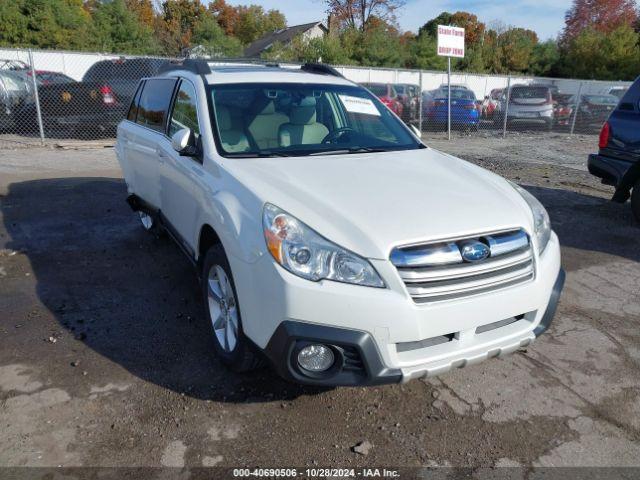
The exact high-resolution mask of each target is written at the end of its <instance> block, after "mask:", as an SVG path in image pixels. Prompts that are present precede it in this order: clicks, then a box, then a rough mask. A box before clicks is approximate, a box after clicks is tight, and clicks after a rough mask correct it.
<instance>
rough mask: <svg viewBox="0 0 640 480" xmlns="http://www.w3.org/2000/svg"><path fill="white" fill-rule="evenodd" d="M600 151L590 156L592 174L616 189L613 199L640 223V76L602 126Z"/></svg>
mask: <svg viewBox="0 0 640 480" xmlns="http://www.w3.org/2000/svg"><path fill="white" fill-rule="evenodd" d="M598 147H599V152H598V153H597V154H592V155H589V161H588V167H589V172H591V174H592V175H595V176H596V177H599V178H600V179H602V183H604V184H605V185H611V186H613V187H615V193H614V195H613V198H612V200H613V201H614V202H619V203H625V202H626V201H627V200H628V199H629V198H631V210H632V211H633V214H634V215H635V217H636V219H637V220H638V221H640V77H638V78H637V79H636V81H635V82H634V83H633V85H632V86H631V88H629V90H628V91H627V92H626V93H625V94H624V96H623V97H622V99H621V100H620V103H619V104H618V105H617V106H616V107H615V108H614V110H613V111H612V113H611V115H610V116H609V119H608V120H607V121H606V122H605V123H604V125H603V126H602V130H601V131H600V139H599V142H598Z"/></svg>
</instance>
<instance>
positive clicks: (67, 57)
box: [0, 49, 629, 147]
mask: <svg viewBox="0 0 640 480" xmlns="http://www.w3.org/2000/svg"><path fill="white" fill-rule="evenodd" d="M169 60H170V59H168V58H159V57H133V56H119V55H103V54H89V53H77V52H59V51H44V50H24V49H0V147H7V146H9V147H15V146H16V145H38V144H44V143H47V142H60V141H85V140H96V139H104V140H107V141H113V139H114V137H115V132H116V127H117V125H118V123H119V122H120V120H121V119H122V118H124V115H125V114H126V111H127V109H128V106H129V103H130V101H131V97H132V96H133V94H134V92H135V89H136V85H137V84H138V81H139V79H140V78H142V77H147V76H152V75H155V74H156V73H157V72H158V71H159V70H160V68H161V67H162V65H163V64H164V63H165V62H167V61H169ZM337 69H338V70H339V71H340V72H341V73H342V74H343V75H344V76H345V77H347V78H349V79H351V80H353V81H355V82H358V83H361V84H363V85H365V86H367V87H368V88H369V89H370V90H371V91H372V92H373V93H374V94H375V95H377V96H378V97H380V98H381V99H382V100H383V102H384V103H385V104H386V105H387V106H388V107H389V108H391V109H392V110H393V111H395V112H396V113H397V114H398V116H399V117H400V118H402V119H403V120H404V121H405V122H407V123H411V124H413V125H415V126H416V127H418V128H420V130H421V131H422V132H423V135H424V136H425V137H426V138H430V137H434V136H441V135H451V132H453V135H456V136H457V135H459V132H462V133H464V134H467V135H485V136H492V135H495V136H496V137H498V136H504V135H506V134H507V133H508V132H512V131H531V132H536V133H543V132H549V131H561V132H570V133H574V132H576V133H577V132H579V133H597V132H598V130H599V129H600V127H601V125H602V124H603V123H604V121H605V120H606V118H607V116H608V114H609V112H610V111H611V110H613V108H615V106H616V104H617V101H618V100H619V98H620V97H621V95H622V93H623V92H624V91H625V89H626V88H627V87H628V86H629V83H626V82H597V81H580V80H571V79H551V78H534V77H515V76H512V77H510V76H500V75H477V74H458V73H454V74H452V75H451V84H450V85H449V83H448V81H447V74H446V72H431V71H418V70H399V69H384V68H362V67H350V66H349V67H347V66H339V67H337ZM478 132H479V133H478Z"/></svg>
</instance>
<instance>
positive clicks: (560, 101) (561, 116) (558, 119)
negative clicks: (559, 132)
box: [553, 93, 576, 128]
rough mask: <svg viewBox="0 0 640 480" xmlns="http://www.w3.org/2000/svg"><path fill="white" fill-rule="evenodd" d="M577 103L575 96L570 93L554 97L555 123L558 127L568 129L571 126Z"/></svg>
mask: <svg viewBox="0 0 640 480" xmlns="http://www.w3.org/2000/svg"><path fill="white" fill-rule="evenodd" d="M575 102H576V99H575V95H572V94H570V93H557V94H554V95H553V123H554V125H555V126H556V127H559V128H566V127H570V126H571V123H572V121H573V110H574V107H575Z"/></svg>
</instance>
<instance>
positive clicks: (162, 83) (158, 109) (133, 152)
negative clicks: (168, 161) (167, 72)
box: [123, 78, 177, 209]
mask: <svg viewBox="0 0 640 480" xmlns="http://www.w3.org/2000/svg"><path fill="white" fill-rule="evenodd" d="M176 82H177V80H176V79H175V78H152V79H148V80H146V81H145V82H144V87H143V88H142V90H141V92H140V98H139V101H138V102H137V109H136V112H135V123H133V122H131V121H130V120H129V121H128V122H131V123H130V124H129V125H128V126H127V127H128V128H126V132H124V133H123V135H125V140H126V142H127V147H126V156H127V162H128V164H129V168H130V172H131V177H132V179H133V180H132V183H133V190H134V193H135V194H136V195H138V196H139V197H140V198H141V199H142V200H144V201H145V202H146V203H147V204H149V206H151V207H152V208H155V209H160V205H161V201H160V165H161V163H162V162H163V161H164V153H163V150H161V149H160V145H162V144H164V143H166V142H167V137H166V134H165V132H166V125H167V117H168V112H169V107H170V105H171V98H172V96H173V91H174V88H175V86H176ZM130 113H131V112H130ZM128 122H127V123H128Z"/></svg>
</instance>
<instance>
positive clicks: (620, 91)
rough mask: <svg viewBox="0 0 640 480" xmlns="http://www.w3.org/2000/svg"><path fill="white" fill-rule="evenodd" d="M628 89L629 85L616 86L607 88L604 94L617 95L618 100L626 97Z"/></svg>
mask: <svg viewBox="0 0 640 480" xmlns="http://www.w3.org/2000/svg"><path fill="white" fill-rule="evenodd" d="M628 90H629V87H623V86H616V87H608V88H605V89H604V91H603V92H602V93H603V95H613V96H614V97H617V98H618V100H620V99H621V98H622V97H624V94H625V93H627V91H628Z"/></svg>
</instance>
